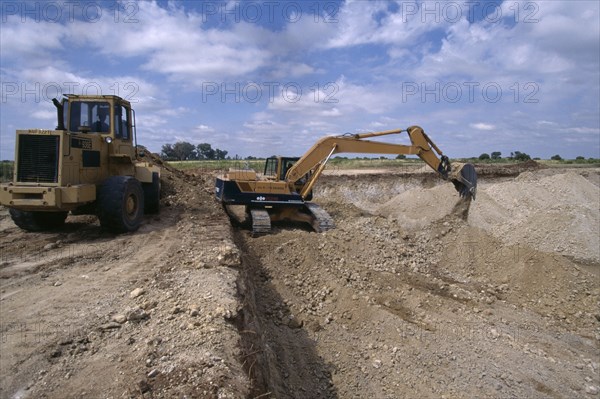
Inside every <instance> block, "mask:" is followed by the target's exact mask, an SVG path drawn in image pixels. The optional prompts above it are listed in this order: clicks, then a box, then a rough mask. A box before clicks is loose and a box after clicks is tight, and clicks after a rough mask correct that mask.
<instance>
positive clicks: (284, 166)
mask: <svg viewBox="0 0 600 399" xmlns="http://www.w3.org/2000/svg"><path fill="white" fill-rule="evenodd" d="M299 159H300V158H298V157H293V158H291V157H271V158H267V162H266V163H265V172H264V175H265V176H268V177H272V178H274V179H275V180H285V175H286V173H287V171H288V170H289V169H290V168H291V167H292V166H294V164H295V163H296V162H297V161H298V160H299Z"/></svg>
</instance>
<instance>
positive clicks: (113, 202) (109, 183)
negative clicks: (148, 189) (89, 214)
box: [98, 176, 144, 233]
mask: <svg viewBox="0 0 600 399" xmlns="http://www.w3.org/2000/svg"><path fill="white" fill-rule="evenodd" d="M143 216H144V191H143V190H142V185H141V184H140V182H139V181H138V180H137V179H135V178H133V177H131V176H113V177H109V178H108V179H106V181H105V182H104V183H103V184H102V186H101V187H100V190H99V194H98V219H100V225H101V226H102V227H103V228H104V229H106V230H108V231H111V232H113V233H126V232H129V231H136V230H137V229H138V228H139V227H140V224H141V223H142V217H143Z"/></svg>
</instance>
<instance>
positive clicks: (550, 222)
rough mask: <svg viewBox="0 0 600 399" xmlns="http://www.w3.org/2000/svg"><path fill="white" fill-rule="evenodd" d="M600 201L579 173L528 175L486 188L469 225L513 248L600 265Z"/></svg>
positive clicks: (599, 193)
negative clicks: (520, 246)
mask: <svg viewBox="0 0 600 399" xmlns="http://www.w3.org/2000/svg"><path fill="white" fill-rule="evenodd" d="M599 198H600V190H599V188H598V187H597V186H596V185H594V184H593V183H591V182H590V181H589V180H587V179H585V178H584V177H582V176H580V175H579V174H576V173H573V172H569V173H564V174H558V175H554V176H547V177H543V178H541V179H538V178H537V177H536V175H535V174H534V173H523V174H521V175H520V176H519V177H518V178H517V179H515V180H514V181H511V182H502V183H496V184H490V185H488V186H485V187H483V188H482V189H480V190H479V195H478V198H477V201H475V202H474V203H472V204H471V209H470V211H469V224H471V225H473V226H476V227H480V228H482V229H484V230H487V231H489V232H490V233H491V234H492V235H494V236H495V237H497V238H499V239H501V240H502V241H504V242H505V243H508V244H526V245H529V246H531V247H533V248H535V249H538V250H540V251H544V252H558V253H560V254H562V255H565V256H570V257H573V258H575V259H578V260H584V261H592V262H600V243H599V242H598V226H599V224H600V218H599V212H598V209H599Z"/></svg>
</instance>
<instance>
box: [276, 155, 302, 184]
mask: <svg viewBox="0 0 600 399" xmlns="http://www.w3.org/2000/svg"><path fill="white" fill-rule="evenodd" d="M298 159H299V158H281V164H282V166H281V173H280V175H279V180H285V175H286V173H287V172H288V170H290V168H291V167H292V166H294V164H295V163H296V162H297V161H298Z"/></svg>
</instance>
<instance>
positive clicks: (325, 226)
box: [304, 202, 335, 233]
mask: <svg viewBox="0 0 600 399" xmlns="http://www.w3.org/2000/svg"><path fill="white" fill-rule="evenodd" d="M304 205H305V206H306V208H307V209H308V210H309V212H310V213H311V214H312V215H313V217H314V218H315V221H314V222H313V228H314V229H315V231H316V232H317V233H322V232H324V231H327V230H331V229H334V228H335V223H334V222H333V219H332V218H331V216H330V215H329V213H327V211H326V210H325V209H323V208H321V207H320V206H319V205H317V204H315V203H314V202H306V203H304Z"/></svg>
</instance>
